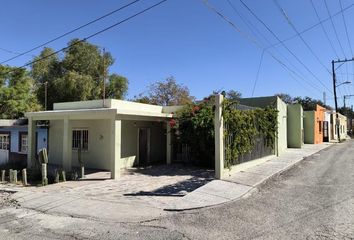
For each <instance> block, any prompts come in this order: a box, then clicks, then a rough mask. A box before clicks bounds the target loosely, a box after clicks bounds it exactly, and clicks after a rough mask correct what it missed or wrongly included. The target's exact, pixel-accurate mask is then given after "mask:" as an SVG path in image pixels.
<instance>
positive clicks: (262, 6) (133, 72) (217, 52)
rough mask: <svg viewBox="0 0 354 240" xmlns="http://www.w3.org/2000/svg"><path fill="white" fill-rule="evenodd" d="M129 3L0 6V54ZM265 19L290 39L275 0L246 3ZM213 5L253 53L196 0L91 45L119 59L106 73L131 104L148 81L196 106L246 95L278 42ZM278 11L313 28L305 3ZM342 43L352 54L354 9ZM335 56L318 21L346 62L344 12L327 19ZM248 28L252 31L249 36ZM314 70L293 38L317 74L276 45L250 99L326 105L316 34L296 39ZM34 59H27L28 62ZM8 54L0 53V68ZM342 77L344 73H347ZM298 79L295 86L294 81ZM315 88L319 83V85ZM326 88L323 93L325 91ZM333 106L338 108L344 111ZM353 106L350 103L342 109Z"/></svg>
mask: <svg viewBox="0 0 354 240" xmlns="http://www.w3.org/2000/svg"><path fill="white" fill-rule="evenodd" d="M131 1H132V0H129V1H128V0H122V1H113V0H112V1H111V0H106V1H98V0H86V1H84V0H77V1H72V0H71V1H69V0H61V1H46V0H32V1H24V0H23V1H17V0H11V1H10V0H3V1H2V2H1V5H2V7H1V8H0V24H1V37H0V48H4V49H7V50H11V51H14V52H22V51H25V50H28V49H30V48H31V47H34V46H36V45H38V44H40V43H43V42H45V41H47V40H50V39H52V38H54V37H56V36H57V35H60V34H62V33H64V32H66V31H69V30H71V29H73V28H75V27H77V26H80V25H82V24H85V23H86V22H88V21H90V20H92V19H95V18H97V17H99V16H101V15H103V14H105V13H107V12H110V11H112V10H114V9H116V8H118V7H119V6H122V5H124V4H126V3H128V2H131ZM243 1H244V2H245V3H246V4H247V5H248V6H249V8H250V9H252V11H253V12H254V13H255V14H256V15H257V16H258V17H259V18H260V19H262V20H263V21H264V22H265V23H266V24H267V25H268V26H269V28H270V29H271V30H272V31H273V32H274V33H275V34H276V35H277V36H278V38H279V39H281V40H283V39H287V38H289V37H291V36H293V35H294V34H295V31H294V30H293V29H292V28H291V26H290V25H289V24H288V23H287V21H286V19H285V18H284V16H283V15H282V14H281V12H280V11H279V9H278V8H277V6H276V4H275V2H274V1H273V0H257V1H256V0H243ZM156 2H158V0H141V1H140V2H139V3H137V4H135V5H133V6H131V7H129V8H128V9H125V10H123V11H121V12H119V13H116V14H114V15H112V16H110V17H108V18H106V19H104V20H102V21H100V22H98V23H96V24H93V25H90V26H89V27H87V28H85V29H82V30H80V31H77V32H75V33H73V34H71V35H69V36H67V37H65V38H63V39H60V40H58V41H56V42H54V43H52V44H49V46H48V47H52V48H54V49H56V50H57V49H60V48H62V47H64V46H66V43H67V42H68V41H69V40H70V39H72V38H83V37H85V36H87V35H90V34H92V33H94V32H96V31H99V30H101V29H102V28H104V27H107V26H109V25H111V24H113V23H115V22H118V21H120V20H122V19H124V18H125V17H128V16H130V15H131V14H134V13H136V12H137V11H139V10H142V9H144V8H146V7H148V6H150V5H152V4H154V3H156ZM209 2H210V4H211V5H212V6H214V7H215V8H216V9H217V10H218V11H220V12H221V13H222V14H223V15H224V16H225V17H227V18H228V19H229V20H231V21H232V22H233V23H234V24H235V25H236V26H237V27H238V28H239V29H240V30H241V32H242V34H246V35H248V36H252V37H251V38H252V39H256V41H257V42H258V43H259V44H258V45H259V46H260V47H257V46H255V44H254V43H252V41H250V40H249V39H248V38H245V37H244V35H242V34H240V33H239V32H237V31H236V30H235V29H234V28H232V27H231V26H230V25H229V24H228V23H226V22H225V21H223V20H222V19H221V18H220V17H219V16H218V15H216V14H215V13H214V12H212V11H211V10H210V9H208V8H207V7H206V5H205V4H204V3H203V1H202V0H169V1H167V2H166V3H164V4H162V5H161V6H159V7H157V8H154V9H153V10H151V11H149V12H147V13H145V14H143V15H141V16H139V17H137V18H134V19H133V20H130V21H129V22H126V23H124V24H122V25H120V26H118V27H117V28H113V29H111V30H109V31H107V32H105V33H103V34H101V35H98V36H96V37H94V38H92V39H91V40H90V42H92V43H94V44H97V45H99V46H103V47H105V48H106V50H107V51H109V52H111V53H112V55H113V56H114V58H115V59H116V61H115V64H114V65H113V66H112V67H111V72H115V73H118V74H121V75H124V76H125V77H127V78H128V79H129V93H128V98H132V97H133V96H134V95H137V94H139V93H142V92H144V91H146V89H147V86H148V85H149V84H151V83H153V82H155V81H159V80H163V79H165V78H166V77H168V76H171V75H172V76H174V77H175V78H176V79H177V81H178V82H180V83H182V84H184V85H186V86H188V87H189V89H190V91H191V94H192V95H194V96H196V97H197V98H202V97H204V96H206V95H208V94H210V93H211V92H212V91H213V90H229V89H234V90H237V91H240V92H241V93H242V94H243V96H244V97H250V96H252V89H253V86H254V82H255V80H256V75H257V69H258V66H259V64H260V59H261V54H262V51H263V49H262V48H264V47H268V46H269V43H268V42H266V41H265V40H264V38H263V37H265V38H267V39H268V41H269V42H270V43H272V44H275V43H277V42H278V41H277V39H275V38H274V37H273V36H272V35H271V34H270V33H269V32H268V31H267V30H266V29H265V28H264V27H263V26H262V25H261V23H260V22H258V21H257V20H256V19H255V18H254V16H252V15H251V14H250V13H249V12H248V11H247V10H246V8H244V7H243V5H242V4H241V2H240V1H239V0H230V2H231V3H232V4H233V5H234V7H235V8H236V9H237V11H238V12H239V13H241V15H242V16H243V19H246V21H249V22H251V23H252V26H253V27H252V31H253V32H255V31H259V32H261V35H262V36H263V37H262V36H260V35H259V34H258V35H257V36H256V37H254V36H253V33H252V31H251V30H250V29H249V28H248V27H247V26H246V25H245V24H244V22H243V21H242V19H241V18H240V17H239V16H238V15H237V14H236V13H235V11H234V10H233V9H232V8H231V6H230V4H229V3H228V1H227V0H209ZM313 2H314V4H315V7H316V10H317V11H318V14H319V16H320V18H321V19H325V18H327V17H328V13H327V10H326V7H325V4H324V0H313ZM278 3H279V4H280V5H281V7H282V8H283V9H284V11H285V12H286V14H287V16H288V17H289V19H290V20H291V22H292V23H293V24H294V26H295V27H296V29H297V30H298V31H300V32H301V31H302V30H304V29H306V28H308V27H311V26H312V25H314V24H316V23H318V19H317V17H316V15H315V12H314V9H313V8H312V5H311V1H310V0H298V1H289V0H278ZM341 3H342V6H343V8H346V7H348V6H351V4H353V3H354V1H353V0H341ZM327 4H328V8H329V11H330V12H331V14H335V13H337V12H338V11H340V4H339V0H327ZM344 17H345V20H346V24H347V27H348V34H349V40H350V41H352V42H351V44H352V48H353V50H354V21H353V19H354V6H352V7H351V8H349V9H347V10H346V11H345V12H344ZM333 22H334V25H335V27H336V31H337V34H338V38H339V42H340V44H341V45H342V47H343V51H342V50H341V48H340V45H339V42H338V40H337V38H336V35H335V32H334V30H333V27H332V25H331V22H330V21H326V22H324V23H323V26H324V28H325V30H326V31H327V32H328V35H329V38H330V41H331V43H332V44H333V46H334V48H335V51H336V52H337V54H338V55H339V57H340V58H345V57H347V58H351V57H352V55H351V51H350V47H349V43H348V40H347V37H346V32H345V28H344V24H343V17H342V15H341V14H338V15H337V16H334V17H333ZM254 27H255V28H256V29H257V30H255V29H254ZM302 37H303V38H304V40H305V41H306V43H307V44H308V45H309V46H310V48H311V50H312V51H313V52H314V53H315V55H316V56H317V57H318V58H319V59H320V62H321V63H322V64H324V65H325V66H322V65H321V63H320V62H319V61H318V60H317V59H316V58H315V57H314V56H313V55H312V54H311V52H310V50H309V49H308V48H307V47H306V46H305V44H304V43H303V42H302V41H301V39H300V38H299V37H296V38H293V39H291V40H288V41H285V42H284V44H285V45H286V47H287V48H288V49H290V51H291V52H293V53H294V54H295V56H296V57H297V58H298V59H300V61H301V62H302V63H303V64H304V65H306V67H307V69H308V70H310V71H311V72H312V73H313V74H314V75H315V77H314V76H312V74H311V73H310V72H309V71H308V70H306V68H305V67H304V66H303V65H302V64H301V63H299V62H298V61H297V60H296V59H295V58H294V57H293V56H292V55H291V54H290V53H289V52H288V51H287V50H286V49H285V48H284V46H282V45H278V46H276V47H272V48H269V49H268V51H267V52H265V54H264V57H263V61H262V65H261V68H260V72H259V78H258V82H257V85H256V88H255V92H254V96H265V95H273V94H275V93H279V92H285V93H289V94H290V95H292V96H311V97H314V98H318V99H321V100H322V98H323V92H324V91H325V92H326V95H327V98H328V99H327V103H328V104H330V105H333V95H332V88H333V87H332V77H331V74H330V73H328V72H327V70H326V68H327V69H328V70H331V60H332V59H336V58H337V56H336V52H334V51H333V50H332V48H331V45H330V43H329V41H328V40H327V39H326V38H325V35H324V32H323V30H322V29H321V26H320V25H319V26H317V27H314V28H313V29H311V30H310V31H307V32H305V33H304V34H302ZM38 53H39V50H38V51H34V52H33V53H31V54H33V55H36V54H38ZM270 53H271V54H273V55H274V56H275V58H276V59H278V60H280V61H281V62H283V63H285V64H286V66H287V67H288V68H289V69H291V71H293V72H296V74H297V75H299V76H300V77H299V76H297V75H294V74H292V75H293V77H291V75H290V74H289V71H286V70H284V68H283V67H282V66H281V65H280V64H279V63H278V62H277V61H276V60H275V59H274V58H273V57H272V56H271V55H270ZM12 56H14V54H12V53H8V52H6V51H3V50H1V49H0V60H6V59H8V58H10V57H12ZM31 58H32V57H31V56H28V55H27V56H23V57H20V58H17V59H15V60H13V61H11V62H8V64H9V65H13V66H20V65H23V64H24V63H26V62H28V61H30V60H31ZM353 68H354V65H353V64H352V63H349V64H346V65H343V66H342V67H341V68H340V69H338V72H337V73H338V75H337V76H338V81H339V82H341V81H347V79H348V80H350V81H352V82H354V75H353V72H354V71H353ZM347 73H348V74H347ZM294 78H295V79H297V80H295V79H294ZM319 81H321V83H320V82H319ZM323 85H324V86H323ZM349 94H354V87H353V83H352V84H347V85H342V86H340V87H339V88H338V95H339V97H342V96H343V95H349ZM342 102H343V100H342V98H339V105H342V104H343V103H342ZM353 103H354V97H352V98H350V99H349V100H347V104H348V105H351V104H353Z"/></svg>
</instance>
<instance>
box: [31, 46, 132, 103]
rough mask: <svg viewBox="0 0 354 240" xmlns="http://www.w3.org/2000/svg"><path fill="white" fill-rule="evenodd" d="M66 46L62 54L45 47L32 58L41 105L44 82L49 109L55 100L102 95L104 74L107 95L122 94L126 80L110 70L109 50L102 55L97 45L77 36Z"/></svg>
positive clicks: (126, 87)
mask: <svg viewBox="0 0 354 240" xmlns="http://www.w3.org/2000/svg"><path fill="white" fill-rule="evenodd" d="M68 46H70V47H68V48H67V49H66V50H65V51H64V55H63V56H62V57H60V56H58V55H57V54H54V51H53V50H52V49H50V48H45V49H43V51H42V52H41V53H40V54H39V56H37V57H35V58H34V61H35V62H34V63H33V64H32V68H31V75H32V77H33V78H34V79H35V84H36V86H37V90H36V94H37V97H38V99H39V101H40V103H41V104H42V105H44V104H45V103H44V101H45V85H47V90H48V94H47V96H48V97H47V101H48V109H52V107H53V103H55V102H67V101H83V100H93V99H101V98H102V96H103V76H107V78H108V80H107V81H106V82H105V85H106V86H105V88H106V94H105V95H106V97H109V98H123V97H124V96H125V94H126V92H127V90H128V80H127V79H126V78H125V77H122V76H119V75H117V74H114V73H113V74H109V67H110V66H111V65H112V64H113V63H114V60H113V57H112V55H111V54H110V53H109V52H105V54H104V55H102V54H101V52H100V49H99V48H98V46H96V45H93V44H91V43H88V42H85V41H84V42H81V41H79V40H78V39H73V40H71V41H70V42H69V43H68ZM39 59H41V60H39ZM37 60H38V61H37Z"/></svg>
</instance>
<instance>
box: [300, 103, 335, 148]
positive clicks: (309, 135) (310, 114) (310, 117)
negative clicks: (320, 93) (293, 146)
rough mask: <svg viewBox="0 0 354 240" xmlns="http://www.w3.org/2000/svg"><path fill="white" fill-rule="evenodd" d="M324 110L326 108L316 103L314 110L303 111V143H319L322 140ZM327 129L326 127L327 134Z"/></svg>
mask: <svg viewBox="0 0 354 240" xmlns="http://www.w3.org/2000/svg"><path fill="white" fill-rule="evenodd" d="M325 111H326V109H325V108H323V107H321V106H320V105H316V110H312V111H304V132H305V136H304V137H305V139H304V142H305V143H309V144H319V143H322V142H323V136H324V133H323V132H324V127H323V126H324V124H323V122H324V120H325ZM328 130H329V129H328V128H327V129H326V131H327V132H326V134H327V135H328V134H329V131H328Z"/></svg>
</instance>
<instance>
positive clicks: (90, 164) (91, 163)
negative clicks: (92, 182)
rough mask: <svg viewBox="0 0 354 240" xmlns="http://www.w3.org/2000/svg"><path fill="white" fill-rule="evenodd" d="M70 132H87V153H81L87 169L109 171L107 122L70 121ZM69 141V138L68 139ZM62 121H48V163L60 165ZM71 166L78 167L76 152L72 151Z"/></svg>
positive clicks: (108, 132) (108, 131)
mask: <svg viewBox="0 0 354 240" xmlns="http://www.w3.org/2000/svg"><path fill="white" fill-rule="evenodd" d="M69 127H70V129H71V130H70V132H72V130H73V129H75V128H84V129H88V130H89V139H88V140H89V142H88V148H89V149H88V151H83V152H82V159H83V160H84V162H85V166H86V167H87V168H96V169H103V170H110V167H111V165H110V155H109V146H110V145H109V134H110V125H109V120H70V121H69ZM70 139H71V137H70ZM62 149H63V120H55V121H50V128H49V148H48V152H49V162H50V163H53V164H59V165H61V164H62V156H63V155H62V151H63V150H62ZM72 166H74V167H78V166H80V165H79V162H78V159H77V151H75V150H72Z"/></svg>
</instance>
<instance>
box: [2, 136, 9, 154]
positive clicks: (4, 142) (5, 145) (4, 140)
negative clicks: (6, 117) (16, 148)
mask: <svg viewBox="0 0 354 240" xmlns="http://www.w3.org/2000/svg"><path fill="white" fill-rule="evenodd" d="M0 149H2V150H8V149H9V135H8V134H1V135H0Z"/></svg>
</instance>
